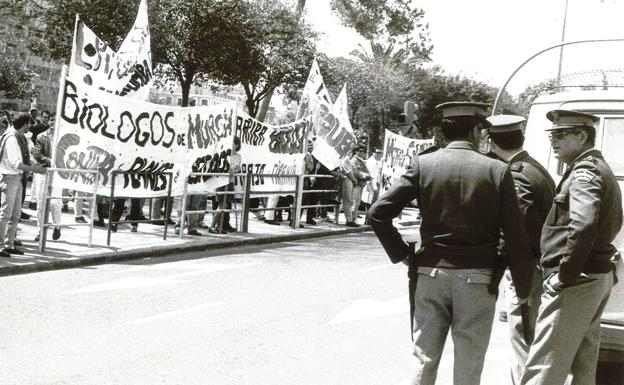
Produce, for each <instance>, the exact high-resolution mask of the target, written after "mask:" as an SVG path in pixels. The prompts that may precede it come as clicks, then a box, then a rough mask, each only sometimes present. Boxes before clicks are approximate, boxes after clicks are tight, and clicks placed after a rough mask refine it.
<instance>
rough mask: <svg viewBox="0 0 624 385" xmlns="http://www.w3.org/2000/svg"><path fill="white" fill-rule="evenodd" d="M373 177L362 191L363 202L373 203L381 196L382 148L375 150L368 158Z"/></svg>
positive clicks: (367, 165)
mask: <svg viewBox="0 0 624 385" xmlns="http://www.w3.org/2000/svg"><path fill="white" fill-rule="evenodd" d="M366 168H367V169H368V171H369V173H370V176H371V179H370V180H369V181H368V182H367V183H366V186H364V191H363V192H362V202H364V203H365V204H368V205H371V204H373V203H375V201H376V200H377V197H378V196H379V185H380V184H381V150H375V151H374V152H373V155H372V156H371V157H370V158H368V159H367V160H366Z"/></svg>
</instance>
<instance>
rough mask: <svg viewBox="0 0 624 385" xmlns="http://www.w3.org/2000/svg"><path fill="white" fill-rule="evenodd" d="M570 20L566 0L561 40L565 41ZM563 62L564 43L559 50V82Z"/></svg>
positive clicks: (566, 1) (566, 0)
mask: <svg viewBox="0 0 624 385" xmlns="http://www.w3.org/2000/svg"><path fill="white" fill-rule="evenodd" d="M567 20H568V0H565V9H564V11H563V28H562V29H561V42H562V43H563V42H565V33H566V22H567ZM562 63H563V45H562V46H561V49H560V50H559V68H558V69H557V83H559V80H561V65H562Z"/></svg>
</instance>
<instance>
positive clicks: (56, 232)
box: [52, 227, 61, 241]
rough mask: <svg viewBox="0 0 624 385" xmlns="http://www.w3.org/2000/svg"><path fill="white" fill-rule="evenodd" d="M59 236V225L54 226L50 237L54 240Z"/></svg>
mask: <svg viewBox="0 0 624 385" xmlns="http://www.w3.org/2000/svg"><path fill="white" fill-rule="evenodd" d="M60 237H61V228H60V227H55V228H54V231H52V239H53V240H55V241H56V240H58V239H59V238H60Z"/></svg>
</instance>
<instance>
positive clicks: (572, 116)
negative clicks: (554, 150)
mask: <svg viewBox="0 0 624 385" xmlns="http://www.w3.org/2000/svg"><path fill="white" fill-rule="evenodd" d="M546 117H547V118H548V120H550V121H551V122H553V125H552V127H549V128H546V131H554V130H561V129H564V128H582V127H590V128H594V124H595V123H598V121H599V120H600V119H599V118H598V117H597V116H595V115H591V114H586V113H583V112H578V111H573V110H552V111H548V113H546Z"/></svg>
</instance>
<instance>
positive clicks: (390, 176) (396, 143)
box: [380, 130, 433, 194]
mask: <svg viewBox="0 0 624 385" xmlns="http://www.w3.org/2000/svg"><path fill="white" fill-rule="evenodd" d="M431 146H433V139H410V138H406V137H404V136H402V135H397V134H395V133H392V132H390V131H388V130H386V138H385V140H384V148H383V157H382V161H383V166H382V169H381V188H380V194H382V193H384V192H386V191H388V189H389V188H390V186H392V184H394V183H395V182H396V181H397V180H399V178H400V177H401V175H403V174H405V171H407V169H408V168H409V167H410V165H411V163H412V160H413V159H414V157H415V156H416V155H418V154H419V153H421V152H422V151H424V150H426V149H428V148H429V147H431Z"/></svg>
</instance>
